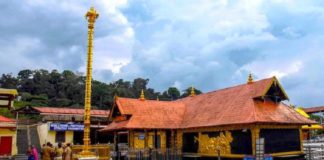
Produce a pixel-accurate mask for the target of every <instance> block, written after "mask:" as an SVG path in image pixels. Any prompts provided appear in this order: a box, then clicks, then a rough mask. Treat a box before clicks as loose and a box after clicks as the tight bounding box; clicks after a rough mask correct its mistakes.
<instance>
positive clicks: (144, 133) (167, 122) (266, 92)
mask: <svg viewBox="0 0 324 160" xmlns="http://www.w3.org/2000/svg"><path fill="white" fill-rule="evenodd" d="M285 100H288V96H287V94H286V93H285V91H284V89H283V88H282V86H281V85H280V83H279V81H278V80H277V78H275V77H272V78H268V79H263V80H259V81H255V82H254V81H253V80H252V78H251V77H250V78H249V81H248V83H246V84H242V85H238V86H234V87H229V88H225V89H221V90H216V91H213V92H209V93H205V94H200V95H194V94H192V95H191V96H189V97H186V98H183V99H179V100H176V101H156V100H145V98H143V97H141V98H140V99H130V98H120V97H118V98H116V100H115V105H114V106H113V108H112V110H111V113H110V117H109V118H110V120H111V123H110V124H109V125H108V126H107V127H106V128H104V129H103V130H101V131H102V132H105V133H107V134H114V136H115V138H114V140H115V144H116V146H118V145H117V144H118V143H126V144H127V146H128V147H129V148H135V149H144V148H161V149H162V150H163V149H166V148H172V149H177V150H180V151H181V152H182V154H183V156H184V157H203V159H207V158H208V157H215V156H218V155H220V156H221V157H223V158H229V159H236V158H237V159H242V158H243V157H245V156H246V155H251V156H256V148H257V147H258V146H257V145H258V143H257V141H259V140H261V139H262V140H263V141H264V143H263V145H264V153H265V154H269V155H271V156H273V157H281V156H295V157H301V156H302V155H303V148H302V126H303V125H310V124H314V123H315V122H314V121H311V120H309V119H307V118H306V117H304V116H302V115H300V114H299V113H297V112H296V111H295V110H294V108H292V107H291V106H288V105H286V104H285V103H283V101H285Z"/></svg>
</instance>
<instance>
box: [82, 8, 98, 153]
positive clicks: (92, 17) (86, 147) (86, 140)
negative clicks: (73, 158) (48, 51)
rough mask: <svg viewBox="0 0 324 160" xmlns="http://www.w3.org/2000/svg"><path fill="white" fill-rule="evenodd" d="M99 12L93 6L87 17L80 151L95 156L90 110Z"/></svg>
mask: <svg viewBox="0 0 324 160" xmlns="http://www.w3.org/2000/svg"><path fill="white" fill-rule="evenodd" d="M98 16H99V14H98V13H97V11H96V10H95V9H94V8H93V7H91V8H90V10H89V11H88V12H87V13H86V15H85V18H86V19H87V20H88V57H87V75H86V76H87V77H86V88H85V100H84V135H83V150H82V152H81V153H80V155H81V156H82V157H89V156H95V154H94V153H93V152H91V151H90V110H91V80H92V55H93V52H92V50H93V31H94V24H95V22H96V19H97V18H98Z"/></svg>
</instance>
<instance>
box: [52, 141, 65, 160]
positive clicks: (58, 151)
mask: <svg viewBox="0 0 324 160" xmlns="http://www.w3.org/2000/svg"><path fill="white" fill-rule="evenodd" d="M63 152H64V150H63V147H62V143H59V144H58V145H57V148H56V149H55V158H54V160H62V159H63V158H62V157H63Z"/></svg>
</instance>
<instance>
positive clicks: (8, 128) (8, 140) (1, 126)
mask: <svg viewBox="0 0 324 160" xmlns="http://www.w3.org/2000/svg"><path fill="white" fill-rule="evenodd" d="M16 142H17V136H16V121H15V120H13V119H10V118H7V117H4V116H1V115H0V159H1V158H3V156H5V157H10V156H12V155H15V154H17V146H16Z"/></svg>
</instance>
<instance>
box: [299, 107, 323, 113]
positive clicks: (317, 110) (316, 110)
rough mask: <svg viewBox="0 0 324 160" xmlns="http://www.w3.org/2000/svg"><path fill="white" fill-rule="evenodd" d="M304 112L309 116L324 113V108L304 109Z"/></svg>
mask: <svg viewBox="0 0 324 160" xmlns="http://www.w3.org/2000/svg"><path fill="white" fill-rule="evenodd" d="M303 110H304V111H305V112H306V113H308V114H311V113H317V112H324V106H319V107H309V108H303Z"/></svg>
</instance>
